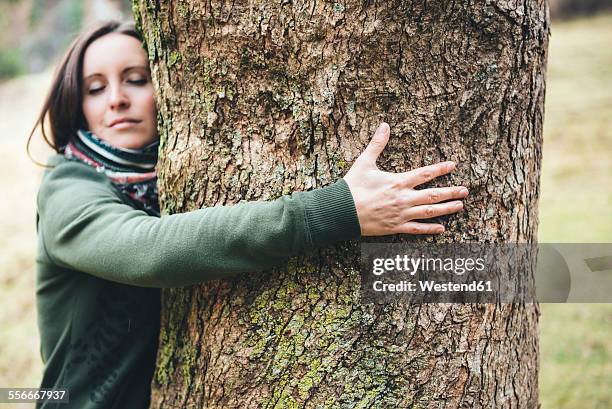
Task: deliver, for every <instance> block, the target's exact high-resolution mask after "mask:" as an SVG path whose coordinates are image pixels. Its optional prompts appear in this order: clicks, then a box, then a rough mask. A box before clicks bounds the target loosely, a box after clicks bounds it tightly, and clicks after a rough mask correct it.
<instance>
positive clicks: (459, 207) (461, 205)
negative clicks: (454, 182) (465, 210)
mask: <svg viewBox="0 0 612 409" xmlns="http://www.w3.org/2000/svg"><path fill="white" fill-rule="evenodd" d="M455 207H456V208H457V209H461V208H462V207H463V203H461V202H459V203H457V204H456V205H455Z"/></svg>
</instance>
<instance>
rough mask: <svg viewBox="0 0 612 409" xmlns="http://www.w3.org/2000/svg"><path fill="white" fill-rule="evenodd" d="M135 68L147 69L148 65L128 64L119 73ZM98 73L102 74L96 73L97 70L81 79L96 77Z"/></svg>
mask: <svg viewBox="0 0 612 409" xmlns="http://www.w3.org/2000/svg"><path fill="white" fill-rule="evenodd" d="M136 68H140V69H144V70H146V71H148V70H149V67H146V66H144V65H130V66H129V67H126V68H124V69H123V70H122V71H121V74H123V73H125V72H127V71H131V70H133V69H136ZM99 75H102V74H100V73H98V72H96V73H93V74H90V75H88V76H87V77H85V78H83V81H86V80H88V79H89V78H91V77H96V76H99Z"/></svg>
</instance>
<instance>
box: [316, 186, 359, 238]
mask: <svg viewBox="0 0 612 409" xmlns="http://www.w3.org/2000/svg"><path fill="white" fill-rule="evenodd" d="M307 193H308V194H306V195H305V197H304V206H305V210H306V220H307V223H308V227H309V229H310V237H311V239H312V245H313V246H314V247H322V246H326V245H330V244H333V243H336V242H338V241H345V240H351V239H355V238H358V237H360V236H361V227H360V225H359V219H358V218H357V210H356V209H355V202H354V201H353V195H352V194H351V191H350V189H349V187H348V185H347V184H346V181H345V180H344V179H339V180H338V181H337V182H336V183H334V184H332V185H329V186H326V187H324V188H321V189H315V190H312V191H310V192H307Z"/></svg>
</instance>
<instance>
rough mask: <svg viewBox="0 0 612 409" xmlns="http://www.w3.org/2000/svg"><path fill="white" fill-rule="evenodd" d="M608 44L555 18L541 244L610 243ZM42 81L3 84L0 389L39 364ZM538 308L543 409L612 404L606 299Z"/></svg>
mask: <svg viewBox="0 0 612 409" xmlns="http://www.w3.org/2000/svg"><path fill="white" fill-rule="evenodd" d="M610 44H612V15H610V14H608V15H602V16H598V17H595V18H589V19H581V20H575V21H570V22H555V23H553V26H552V37H551V44H550V56H549V69H548V81H547V96H546V120H545V126H544V148H543V149H544V150H543V152H544V153H543V164H542V190H541V200H540V206H539V209H540V230H539V240H540V242H549V243H556V242H572V243H589V242H608V243H609V242H612V217H611V216H612V210H611V209H612V184H611V183H610V175H612V160H611V159H610V156H611V153H612V115H611V113H612V48H611V47H610ZM49 81H50V75H49V74H48V73H46V74H41V75H36V76H29V77H22V78H18V79H15V80H13V81H10V82H8V83H4V84H0V183H1V184H2V192H3V193H2V200H1V201H0V300H1V301H0V303H1V305H2V307H1V308H0V340H2V341H1V345H0V387H36V386H38V384H39V381H40V376H41V372H42V363H41V361H40V354H39V343H38V329H37V327H36V313H35V298H34V293H35V282H34V279H35V266H34V260H35V253H36V230H35V201H36V190H37V186H38V183H39V179H40V176H41V174H42V169H40V168H38V167H36V166H34V165H33V164H32V163H31V162H30V161H29V159H28V158H27V156H26V154H25V141H26V139H27V135H28V133H29V131H30V128H31V126H32V124H33V122H34V119H35V117H36V115H37V111H38V109H39V107H40V106H41V103H42V99H43V97H44V96H45V93H46V90H47V87H48V84H49ZM34 139H36V140H37V142H35V143H34V144H33V152H34V156H35V158H37V159H38V160H39V161H44V157H45V153H46V152H49V150H48V149H45V147H44V146H43V144H42V143H40V139H39V138H36V137H35V138H34ZM607 273H608V274H609V273H610V272H607ZM541 310H542V316H541V318H540V320H541V321H540V322H541V326H540V332H541V362H540V363H541V369H540V399H541V402H542V408H543V409H563V408H572V409H598V408H601V409H603V408H610V407H612V393H611V392H610V391H611V390H612V341H610V340H611V339H612V304H542V305H541ZM0 407H6V406H3V405H2V404H0ZM24 407H31V405H30V406H24Z"/></svg>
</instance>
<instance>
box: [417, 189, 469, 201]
mask: <svg viewBox="0 0 612 409" xmlns="http://www.w3.org/2000/svg"><path fill="white" fill-rule="evenodd" d="M468 193H469V192H468V190H467V188H466V187H464V186H452V187H442V188H431V189H423V190H413V194H414V197H413V199H412V202H413V203H414V204H416V205H422V204H434V203H438V202H444V201H446V200H451V199H463V198H465V197H466V196H467V195H468Z"/></svg>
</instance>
